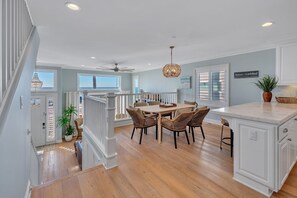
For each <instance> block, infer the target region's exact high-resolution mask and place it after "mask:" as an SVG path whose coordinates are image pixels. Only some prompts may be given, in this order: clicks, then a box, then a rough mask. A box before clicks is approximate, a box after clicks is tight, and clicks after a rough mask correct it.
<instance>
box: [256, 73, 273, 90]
mask: <svg viewBox="0 0 297 198" xmlns="http://www.w3.org/2000/svg"><path fill="white" fill-rule="evenodd" d="M277 83H278V79H277V78H276V77H272V76H269V75H266V76H264V77H263V78H260V79H258V80H257V82H255V85H256V86H257V87H259V88H260V89H261V90H263V91H264V92H271V91H272V90H273V89H274V88H275V87H276V86H277Z"/></svg>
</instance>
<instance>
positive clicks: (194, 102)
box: [184, 100, 198, 110]
mask: <svg viewBox="0 0 297 198" xmlns="http://www.w3.org/2000/svg"><path fill="white" fill-rule="evenodd" d="M184 104H189V105H195V108H197V107H198V103H197V102H196V101H189V100H184ZM195 108H193V110H194V109H195Z"/></svg>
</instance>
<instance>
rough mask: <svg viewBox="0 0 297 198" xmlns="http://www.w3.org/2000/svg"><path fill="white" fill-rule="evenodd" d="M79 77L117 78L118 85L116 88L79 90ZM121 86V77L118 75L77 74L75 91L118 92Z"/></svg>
mask: <svg viewBox="0 0 297 198" xmlns="http://www.w3.org/2000/svg"><path fill="white" fill-rule="evenodd" d="M80 76H92V77H94V76H95V79H96V77H117V78H118V79H119V85H118V87H117V88H92V89H81V88H80ZM121 84H122V77H121V76H120V75H106V74H91V73H77V91H81V92H82V91H109V90H110V91H120V90H121Z"/></svg>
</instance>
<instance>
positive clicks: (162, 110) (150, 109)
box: [136, 104, 195, 144]
mask: <svg viewBox="0 0 297 198" xmlns="http://www.w3.org/2000/svg"><path fill="white" fill-rule="evenodd" d="M194 107H195V105H190V104H177V105H176V106H173V107H160V106H159V105H150V106H141V107H136V108H139V109H140V110H141V111H144V112H146V113H156V114H158V143H159V144H161V142H162V140H161V137H162V131H161V129H162V125H161V120H162V114H166V113H172V112H174V111H176V110H178V109H186V108H194Z"/></svg>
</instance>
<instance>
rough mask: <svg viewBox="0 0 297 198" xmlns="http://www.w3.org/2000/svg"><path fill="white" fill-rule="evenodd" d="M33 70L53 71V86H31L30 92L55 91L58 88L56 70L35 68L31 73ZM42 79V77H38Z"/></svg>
mask: <svg viewBox="0 0 297 198" xmlns="http://www.w3.org/2000/svg"><path fill="white" fill-rule="evenodd" d="M35 72H37V73H38V72H49V73H54V87H53V88H50V89H44V87H43V86H42V87H40V88H33V87H31V92H56V91H57V90H58V87H57V86H58V82H57V73H58V72H57V70H54V69H36V70H35V71H34V72H33V75H34V73H35ZM33 75H32V77H33ZM39 79H40V76H39ZM40 80H41V81H42V79H40Z"/></svg>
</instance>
